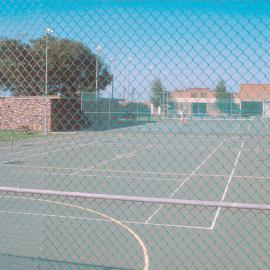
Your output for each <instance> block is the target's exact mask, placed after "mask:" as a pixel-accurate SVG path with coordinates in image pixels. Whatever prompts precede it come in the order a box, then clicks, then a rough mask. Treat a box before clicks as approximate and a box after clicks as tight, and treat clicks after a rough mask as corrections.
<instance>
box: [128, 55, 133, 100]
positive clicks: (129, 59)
mask: <svg viewBox="0 0 270 270" xmlns="http://www.w3.org/2000/svg"><path fill="white" fill-rule="evenodd" d="M131 63H132V58H128V86H127V87H128V89H127V92H128V95H129V94H130V93H131V91H130V65H131Z"/></svg>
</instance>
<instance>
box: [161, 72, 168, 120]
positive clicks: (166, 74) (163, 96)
mask: <svg viewBox="0 0 270 270" xmlns="http://www.w3.org/2000/svg"><path fill="white" fill-rule="evenodd" d="M164 76H165V78H166V79H167V77H168V73H167V72H166V71H165V72H164ZM162 99H163V102H162V103H163V104H162V107H163V117H165V91H164V89H163V91H162ZM166 100H167V102H168V97H167V99H166Z"/></svg>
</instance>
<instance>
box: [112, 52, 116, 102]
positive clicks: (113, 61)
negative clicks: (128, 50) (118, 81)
mask: <svg viewBox="0 0 270 270" xmlns="http://www.w3.org/2000/svg"><path fill="white" fill-rule="evenodd" d="M111 62H112V64H111V67H112V99H113V95H114V93H113V92H114V74H113V72H114V63H115V58H114V57H112V58H111Z"/></svg>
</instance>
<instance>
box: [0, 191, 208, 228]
mask: <svg viewBox="0 0 270 270" xmlns="http://www.w3.org/2000/svg"><path fill="white" fill-rule="evenodd" d="M3 197H4V196H3ZM0 213H1V214H9V215H23V216H34V217H46V218H48V217H49V218H63V219H71V220H84V221H97V222H111V220H109V219H101V218H90V217H79V216H66V215H55V214H42V213H32V212H20V211H4V210H1V211H0ZM119 221H120V222H121V223H126V224H134V225H141V226H159V227H166V228H169V227H171V228H187V229H195V230H212V228H211V227H203V226H190V225H178V224H167V223H145V222H140V221H127V220H119Z"/></svg>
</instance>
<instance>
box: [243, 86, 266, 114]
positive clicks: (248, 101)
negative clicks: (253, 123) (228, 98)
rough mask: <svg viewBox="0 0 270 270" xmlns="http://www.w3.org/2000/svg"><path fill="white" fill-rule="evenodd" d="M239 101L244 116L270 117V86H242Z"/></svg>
mask: <svg viewBox="0 0 270 270" xmlns="http://www.w3.org/2000/svg"><path fill="white" fill-rule="evenodd" d="M239 99H240V101H241V114H242V115H243V116H264V117H270V84H241V85H240V93H239Z"/></svg>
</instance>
